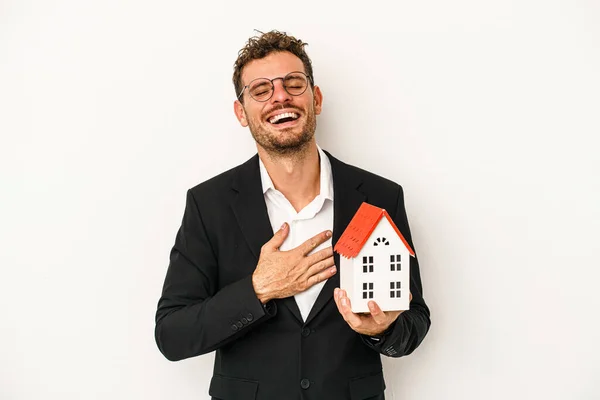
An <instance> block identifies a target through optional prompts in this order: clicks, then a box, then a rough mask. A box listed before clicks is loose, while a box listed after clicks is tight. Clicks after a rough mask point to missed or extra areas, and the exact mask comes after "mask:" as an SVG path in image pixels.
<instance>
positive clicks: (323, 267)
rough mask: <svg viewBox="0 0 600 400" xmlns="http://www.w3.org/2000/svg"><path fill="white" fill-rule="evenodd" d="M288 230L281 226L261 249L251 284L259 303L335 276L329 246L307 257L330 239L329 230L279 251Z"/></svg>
mask: <svg viewBox="0 0 600 400" xmlns="http://www.w3.org/2000/svg"><path fill="white" fill-rule="evenodd" d="M289 231H290V228H289V226H288V224H287V223H284V224H283V226H282V227H281V229H279V230H278V231H277V232H276V233H275V235H274V236H273V237H272V238H271V240H269V241H268V242H267V243H265V244H264V245H263V246H262V248H261V251H260V258H259V260H258V265H257V266H256V270H255V271H254V274H252V285H253V286H254V291H255V292H256V296H257V297H258V299H259V300H260V301H261V303H263V304H265V303H266V302H268V301H269V300H271V299H283V298H285V297H290V296H294V295H295V294H297V293H300V292H303V291H305V290H306V289H308V288H310V287H311V286H313V285H316V284H317V283H319V282H322V281H324V280H326V279H328V278H330V277H332V276H333V275H335V272H336V268H335V265H334V261H333V248H332V247H331V246H329V247H327V248H325V249H323V250H319V251H317V252H316V253H314V254H310V255H308V254H309V253H310V252H311V251H313V250H314V249H315V248H316V247H317V246H319V245H320V244H321V243H324V242H326V241H327V240H328V239H329V238H331V231H323V232H321V233H319V234H318V235H316V236H313V237H312V238H310V239H308V240H307V241H306V242H304V243H302V244H300V245H299V246H298V247H296V248H294V249H291V250H288V251H280V250H279V247H280V246H281V245H282V244H283V242H284V241H285V238H286V237H287V236H288V234H289Z"/></svg>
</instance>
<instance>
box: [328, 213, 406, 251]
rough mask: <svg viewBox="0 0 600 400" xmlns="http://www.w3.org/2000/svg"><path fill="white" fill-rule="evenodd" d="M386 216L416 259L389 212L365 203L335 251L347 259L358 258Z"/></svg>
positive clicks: (353, 218) (355, 215)
mask: <svg viewBox="0 0 600 400" xmlns="http://www.w3.org/2000/svg"><path fill="white" fill-rule="evenodd" d="M384 216H385V217H386V218H387V220H388V221H389V223H390V225H391V226H392V228H394V230H395V231H396V233H397V234H398V237H400V239H401V240H402V243H404V245H405V246H406V248H407V249H408V252H409V253H410V255H411V256H413V257H414V256H415V252H414V251H413V250H412V249H411V248H410V246H409V245H408V242H407V241H406V239H404V236H402V234H401V233H400V231H399V230H398V227H397V226H396V224H394V221H392V219H391V218H390V215H389V214H388V213H387V211H385V210H384V209H383V208H379V207H375V206H374V205H371V204H368V203H365V202H363V203H362V204H361V206H360V207H359V208H358V211H356V214H354V217H352V220H351V221H350V223H349V224H348V226H347V227H346V230H345V231H344V233H342V236H341V237H340V239H339V240H338V242H337V243H336V245H335V248H334V250H335V251H337V252H338V253H339V254H340V255H342V256H344V257H346V258H354V257H356V256H357V255H358V253H360V250H361V249H362V248H363V246H364V245H365V243H366V242H367V239H368V238H369V236H371V233H373V230H374V229H375V227H376V226H377V224H378V223H379V220H381V218H382V217H384Z"/></svg>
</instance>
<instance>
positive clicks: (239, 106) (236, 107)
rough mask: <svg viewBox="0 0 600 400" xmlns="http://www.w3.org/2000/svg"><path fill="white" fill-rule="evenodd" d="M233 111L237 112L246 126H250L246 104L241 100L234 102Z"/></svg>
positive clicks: (238, 117)
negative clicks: (245, 108)
mask: <svg viewBox="0 0 600 400" xmlns="http://www.w3.org/2000/svg"><path fill="white" fill-rule="evenodd" d="M233 112H234V113H235V116H236V118H237V119H238V121H239V122H240V125H242V126H243V127H244V128H245V127H247V126H248V119H247V118H246V111H245V110H244V106H243V105H242V103H241V102H240V101H239V100H236V101H234V102H233Z"/></svg>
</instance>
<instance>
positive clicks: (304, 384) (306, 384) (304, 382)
mask: <svg viewBox="0 0 600 400" xmlns="http://www.w3.org/2000/svg"><path fill="white" fill-rule="evenodd" d="M300 387H301V388H302V389H308V388H309V387H310V381H309V380H308V379H302V380H301V381H300Z"/></svg>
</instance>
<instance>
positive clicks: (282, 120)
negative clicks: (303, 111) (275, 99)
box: [268, 112, 300, 126]
mask: <svg viewBox="0 0 600 400" xmlns="http://www.w3.org/2000/svg"><path fill="white" fill-rule="evenodd" d="M298 118H300V115H298V114H297V113H295V112H286V113H282V114H277V115H274V116H272V117H271V118H269V119H268V121H269V123H270V124H272V125H278V126H288V125H293V124H294V122H295V121H296V120H297V119H298Z"/></svg>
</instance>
